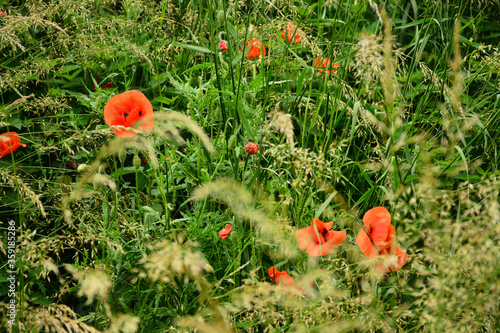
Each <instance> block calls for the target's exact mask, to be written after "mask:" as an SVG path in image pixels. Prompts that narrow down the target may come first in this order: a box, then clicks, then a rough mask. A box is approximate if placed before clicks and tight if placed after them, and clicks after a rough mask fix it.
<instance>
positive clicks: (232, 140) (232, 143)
mask: <svg viewBox="0 0 500 333" xmlns="http://www.w3.org/2000/svg"><path fill="white" fill-rule="evenodd" d="M235 145H236V135H235V134H233V135H231V137H230V138H229V141H228V143H227V148H229V149H233V148H234V146H235Z"/></svg>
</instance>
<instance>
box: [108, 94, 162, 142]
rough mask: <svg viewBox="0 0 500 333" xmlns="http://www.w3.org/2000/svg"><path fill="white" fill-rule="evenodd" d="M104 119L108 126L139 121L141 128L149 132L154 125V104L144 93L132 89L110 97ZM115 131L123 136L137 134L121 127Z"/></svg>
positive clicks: (127, 125)
mask: <svg viewBox="0 0 500 333" xmlns="http://www.w3.org/2000/svg"><path fill="white" fill-rule="evenodd" d="M129 118H130V119H129ZM104 121H105V122H106V124H108V126H124V127H131V126H132V125H134V124H135V123H137V124H138V125H139V126H138V127H139V129H141V130H144V131H148V132H149V131H151V130H152V129H153V126H154V119H153V106H152V105H151V103H150V102H149V100H148V98H147V97H146V96H144V94H143V93H141V92H140V91H138V90H130V91H127V92H124V93H121V94H118V95H115V96H113V97H111V98H110V100H109V101H108V103H107V104H106V106H105V107H104ZM113 131H114V132H115V133H116V135H117V136H122V137H132V136H134V135H135V134H136V133H135V132H133V131H127V130H126V129H120V128H113Z"/></svg>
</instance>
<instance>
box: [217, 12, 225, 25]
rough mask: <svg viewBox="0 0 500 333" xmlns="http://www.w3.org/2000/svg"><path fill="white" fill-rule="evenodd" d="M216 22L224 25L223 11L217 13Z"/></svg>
mask: <svg viewBox="0 0 500 333" xmlns="http://www.w3.org/2000/svg"><path fill="white" fill-rule="evenodd" d="M217 22H219V25H224V23H226V13H224V11H223V10H219V11H218V12H217Z"/></svg>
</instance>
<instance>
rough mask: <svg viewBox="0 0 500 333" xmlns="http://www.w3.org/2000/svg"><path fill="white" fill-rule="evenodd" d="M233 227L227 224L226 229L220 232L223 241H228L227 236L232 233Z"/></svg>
mask: <svg viewBox="0 0 500 333" xmlns="http://www.w3.org/2000/svg"><path fill="white" fill-rule="evenodd" d="M231 229H232V228H231V226H230V225H229V224H226V227H225V228H224V229H222V230H221V231H219V237H220V238H222V239H226V238H227V236H229V234H230V233H231Z"/></svg>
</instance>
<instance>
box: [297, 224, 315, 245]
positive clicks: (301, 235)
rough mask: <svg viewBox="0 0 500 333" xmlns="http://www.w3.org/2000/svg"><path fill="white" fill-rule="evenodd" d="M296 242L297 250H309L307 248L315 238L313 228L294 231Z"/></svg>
mask: <svg viewBox="0 0 500 333" xmlns="http://www.w3.org/2000/svg"><path fill="white" fill-rule="evenodd" d="M295 235H296V236H297V242H298V243H299V248H300V249H301V250H304V249H307V248H309V246H310V245H311V244H312V243H314V238H315V236H316V231H315V230H314V228H313V227H307V228H304V229H299V230H297V231H296V233H295Z"/></svg>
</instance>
